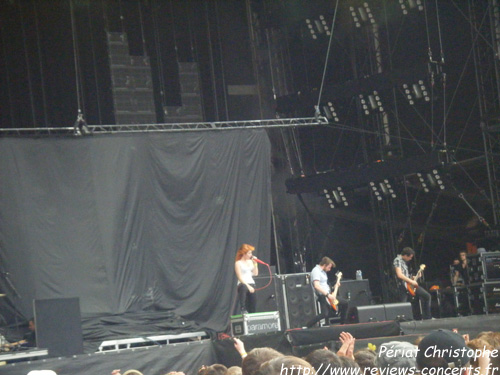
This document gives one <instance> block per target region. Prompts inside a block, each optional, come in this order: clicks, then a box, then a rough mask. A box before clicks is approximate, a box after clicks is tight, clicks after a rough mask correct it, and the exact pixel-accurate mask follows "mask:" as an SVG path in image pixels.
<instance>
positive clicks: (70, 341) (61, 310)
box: [33, 298, 83, 357]
mask: <svg viewBox="0 0 500 375" xmlns="http://www.w3.org/2000/svg"><path fill="white" fill-rule="evenodd" d="M33 311H34V313H35V314H34V316H35V328H36V346H37V347H39V348H44V349H48V351H49V356H50V357H66V356H71V355H74V354H82V353H83V337H82V323H81V317H80V300H79V299H78V298H54V299H36V300H34V301H33Z"/></svg>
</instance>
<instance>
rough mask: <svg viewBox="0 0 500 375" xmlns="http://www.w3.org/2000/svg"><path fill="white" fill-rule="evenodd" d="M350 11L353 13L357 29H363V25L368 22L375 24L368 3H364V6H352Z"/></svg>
mask: <svg viewBox="0 0 500 375" xmlns="http://www.w3.org/2000/svg"><path fill="white" fill-rule="evenodd" d="M349 10H350V11H351V16H352V19H353V21H354V25H356V27H361V25H362V24H366V23H368V22H370V23H371V24H375V18H374V17H373V13H372V10H371V8H370V6H369V5H368V3H367V2H364V3H363V5H362V6H357V7H354V6H350V7H349Z"/></svg>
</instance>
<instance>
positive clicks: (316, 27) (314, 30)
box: [306, 14, 331, 39]
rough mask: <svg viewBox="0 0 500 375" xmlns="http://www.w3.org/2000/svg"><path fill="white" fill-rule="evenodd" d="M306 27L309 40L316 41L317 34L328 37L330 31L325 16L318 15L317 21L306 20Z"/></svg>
mask: <svg viewBox="0 0 500 375" xmlns="http://www.w3.org/2000/svg"><path fill="white" fill-rule="evenodd" d="M306 26H307V28H308V29H309V33H310V34H311V38H313V39H318V34H325V35H328V36H330V35H331V31H330V28H329V27H328V24H327V23H326V19H325V16H324V15H322V14H320V15H319V17H318V19H311V18H307V19H306Z"/></svg>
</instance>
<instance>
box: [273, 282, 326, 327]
mask: <svg viewBox="0 0 500 375" xmlns="http://www.w3.org/2000/svg"><path fill="white" fill-rule="evenodd" d="M280 279H281V282H282V288H283V298H284V309H285V319H286V327H287V329H291V328H300V327H305V326H306V323H307V322H308V321H309V320H311V319H312V318H314V317H315V316H316V314H317V313H316V300H315V297H314V292H313V289H312V286H311V278H310V275H309V273H295V274H289V275H280Z"/></svg>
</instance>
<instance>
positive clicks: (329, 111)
mask: <svg viewBox="0 0 500 375" xmlns="http://www.w3.org/2000/svg"><path fill="white" fill-rule="evenodd" d="M323 112H324V113H325V117H326V118H327V119H329V120H333V121H335V122H339V116H338V114H337V110H336V109H335V107H334V106H333V103H332V102H328V103H327V105H324V106H323Z"/></svg>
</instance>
